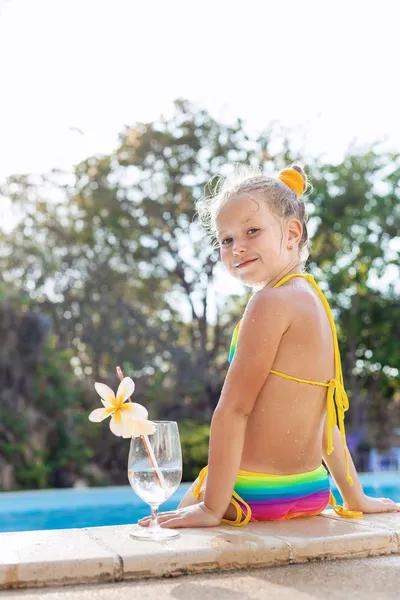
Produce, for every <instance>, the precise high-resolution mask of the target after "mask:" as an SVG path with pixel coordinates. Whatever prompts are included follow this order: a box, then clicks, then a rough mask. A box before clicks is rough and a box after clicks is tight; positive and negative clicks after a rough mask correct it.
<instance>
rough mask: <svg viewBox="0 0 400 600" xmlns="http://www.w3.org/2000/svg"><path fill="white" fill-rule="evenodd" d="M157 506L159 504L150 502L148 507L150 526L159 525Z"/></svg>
mask: <svg viewBox="0 0 400 600" xmlns="http://www.w3.org/2000/svg"><path fill="white" fill-rule="evenodd" d="M158 507H159V505H158V504H157V505H153V504H150V508H151V521H150V525H149V526H150V527H152V528H153V527H160V524H159V522H158Z"/></svg>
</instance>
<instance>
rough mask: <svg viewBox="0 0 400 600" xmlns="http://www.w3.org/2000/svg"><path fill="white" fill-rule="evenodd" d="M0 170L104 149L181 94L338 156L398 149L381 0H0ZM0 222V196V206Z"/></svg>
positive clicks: (392, 43)
mask: <svg viewBox="0 0 400 600" xmlns="http://www.w3.org/2000/svg"><path fill="white" fill-rule="evenodd" d="M0 11H1V14H0V57H2V60H1V61H0V81H1V82H2V92H1V96H0V98H1V100H0V157H1V159H0V180H1V179H3V178H4V177H5V176H7V175H9V174H11V173H21V172H44V171H46V170H48V169H50V168H52V167H61V168H66V169H67V168H69V167H70V166H71V165H73V164H74V163H76V162H78V161H80V160H82V159H84V158H86V157H87V156H89V155H92V154H96V153H106V152H110V151H111V150H113V149H114V148H115V146H116V143H117V136H118V133H119V132H120V131H121V129H122V127H123V126H124V125H125V124H133V123H134V122H135V121H138V120H139V121H140V120H153V119H156V118H157V117H158V116H159V115H160V114H161V113H163V112H166V111H169V110H170V109H171V105H172V101H173V100H174V99H175V98H177V97H185V98H188V99H189V100H191V101H193V102H195V103H198V104H200V105H202V106H204V107H205V108H207V109H208V110H210V111H211V112H212V113H213V114H214V115H215V116H216V117H218V118H221V119H224V120H231V119H235V118H236V117H241V118H242V119H243V120H244V121H245V122H247V124H248V126H249V127H250V128H254V129H262V128H265V127H266V126H267V125H268V124H269V123H270V122H271V121H272V120H278V121H279V122H280V123H281V124H282V126H284V127H285V128H286V127H289V128H290V127H291V126H296V125H300V126H302V127H305V128H306V151H307V152H308V153H311V154H317V153H318V154H320V153H322V154H325V155H326V157H327V159H329V160H336V159H340V157H341V155H342V153H343V152H344V151H345V149H346V148H347V146H348V145H349V143H350V142H351V141H353V140H354V139H355V138H356V139H357V140H358V141H359V142H371V141H374V140H376V139H377V138H385V137H386V138H387V139H388V144H389V145H390V147H392V148H397V149H399V148H400V119H399V118H398V116H399V115H398V113H399V95H398V83H399V82H398V73H399V64H398V60H399V31H398V29H399V27H398V24H399V17H400V3H398V2H396V1H395V0H393V1H392V0H380V1H379V2H378V1H370V0H362V1H361V0H335V2H334V3H333V2H329V3H328V2H321V0H304V1H303V2H298V0H296V1H294V0H285V1H284V2H280V1H279V0H274V1H269V0H259V1H256V0H245V1H244V0H241V1H237V0H229V1H228V0H202V1H201V2H196V3H195V2H193V1H192V2H188V1H187V0H183V1H182V0H169V1H168V2H165V0H159V1H155V0H147V1H146V2H135V1H133V0H101V1H99V0H34V1H33V0H0ZM0 213H3V214H2V215H1V214H0V217H1V218H2V219H3V223H4V218H5V222H7V207H6V206H4V205H3V207H0Z"/></svg>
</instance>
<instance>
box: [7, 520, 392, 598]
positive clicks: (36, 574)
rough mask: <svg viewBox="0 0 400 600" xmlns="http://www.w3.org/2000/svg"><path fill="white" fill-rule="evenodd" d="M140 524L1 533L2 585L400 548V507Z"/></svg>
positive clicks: (249, 565) (102, 579) (169, 573)
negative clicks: (149, 530) (154, 538)
mask: <svg viewBox="0 0 400 600" xmlns="http://www.w3.org/2000/svg"><path fill="white" fill-rule="evenodd" d="M131 529H132V526H130V525H120V526H114V527H94V528H88V529H59V530H54V531H27V532H20V533H1V534H0V588H1V589H6V588H17V587H40V586H48V585H65V584H71V583H75V584H78V583H88V582H91V583H98V582H106V581H108V582H112V581H122V580H132V579H145V578H150V577H168V576H178V575H183V574H187V573H202V572H212V571H219V570H222V569H245V568H257V567H266V566H277V565H287V564H293V563H301V562H307V561H310V560H326V559H338V558H356V557H365V556H378V555H383V554H399V553H400V543H399V540H400V513H390V514H385V515H369V516H365V517H364V518H363V519H359V520H350V519H341V518H340V517H337V516H336V515H335V513H333V511H329V510H328V511H325V512H324V513H322V515H320V516H318V517H313V518H311V519H298V520H293V521H275V522H264V523H250V524H249V525H247V527H245V528H244V529H241V528H235V527H230V526H229V525H226V526H225V525H224V526H221V527H215V528H210V529H185V530H182V531H181V535H180V537H179V538H177V539H173V540H170V541H167V542H159V543H155V542H144V541H136V540H133V539H132V538H130V537H129V531H131Z"/></svg>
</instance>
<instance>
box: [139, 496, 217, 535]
mask: <svg viewBox="0 0 400 600" xmlns="http://www.w3.org/2000/svg"><path fill="white" fill-rule="evenodd" d="M150 521H151V517H146V518H144V519H140V520H139V521H138V524H139V525H141V526H142V527H148V526H149V524H150ZM158 522H159V523H160V525H161V527H167V528H170V527H173V528H174V529H176V528H180V527H216V526H217V525H219V524H220V523H221V519H220V518H219V517H218V516H217V515H215V514H214V513H213V512H212V511H211V510H210V509H209V508H207V506H206V505H205V504H204V502H199V503H198V504H192V506H186V507H185V508H178V509H177V510H172V511H170V512H163V513H159V515H158Z"/></svg>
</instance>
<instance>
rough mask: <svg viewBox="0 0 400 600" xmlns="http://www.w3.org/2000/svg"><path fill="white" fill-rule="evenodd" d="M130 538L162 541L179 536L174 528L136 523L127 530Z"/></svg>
mask: <svg viewBox="0 0 400 600" xmlns="http://www.w3.org/2000/svg"><path fill="white" fill-rule="evenodd" d="M129 535H130V537H131V538H134V539H135V540H149V541H152V540H153V541H156V542H158V541H163V540H170V539H172V538H177V537H179V531H176V529H166V528H164V527H141V526H140V525H136V527H135V528H134V529H132V531H130V532H129Z"/></svg>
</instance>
